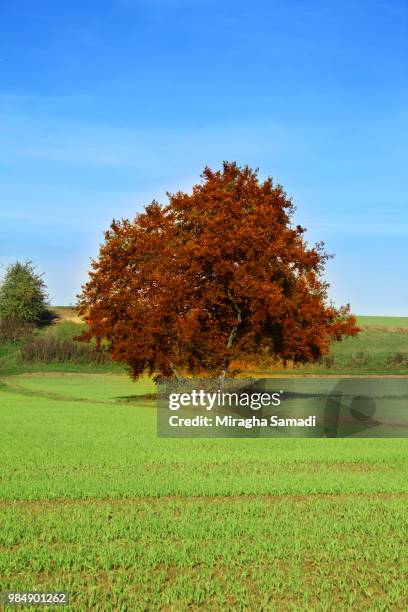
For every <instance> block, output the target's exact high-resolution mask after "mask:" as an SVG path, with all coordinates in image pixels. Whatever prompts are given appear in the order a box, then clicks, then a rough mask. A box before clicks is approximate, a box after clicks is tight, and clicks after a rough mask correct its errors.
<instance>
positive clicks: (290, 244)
mask: <svg viewBox="0 0 408 612" xmlns="http://www.w3.org/2000/svg"><path fill="white" fill-rule="evenodd" d="M202 179H203V180H202V182H201V183H199V184H197V185H195V186H194V187H193V191H192V194H186V193H182V192H178V193H176V194H173V195H172V194H168V196H169V203H168V204H167V205H166V206H161V205H160V204H158V203H157V202H155V201H154V202H152V204H150V205H149V206H147V207H146V209H145V211H144V212H143V213H141V214H138V215H137V216H136V218H135V219H134V221H133V222H130V221H128V220H122V221H113V222H112V225H111V228H110V230H109V231H107V232H106V235H105V242H104V244H103V245H102V247H101V249H100V253H99V258H98V259H97V260H96V261H94V262H93V263H92V268H93V270H92V271H91V272H90V279H89V281H88V283H87V284H86V285H85V286H84V287H83V293H82V294H81V296H80V302H79V311H80V313H81V314H82V316H83V317H84V318H85V320H86V322H87V323H88V325H89V331H88V332H87V333H86V334H84V336H83V338H82V339H83V340H89V339H91V338H96V340H97V341H98V342H101V341H102V340H103V339H105V338H107V339H108V341H109V343H110V348H109V350H110V353H111V355H112V358H113V359H114V360H118V361H123V362H126V363H127V364H128V365H129V366H130V367H131V370H132V372H133V375H134V376H135V377H137V376H139V375H140V374H141V373H142V372H144V371H146V370H147V371H149V372H150V373H151V374H153V373H156V374H162V375H164V376H171V375H174V374H175V373H176V372H177V371H183V372H189V373H191V374H203V373H204V372H206V373H212V374H219V373H221V372H222V371H223V370H227V369H228V366H229V364H230V363H231V362H232V361H234V362H237V361H250V362H251V363H256V362H257V359H259V358H260V356H261V355H262V358H264V357H265V354H268V355H269V356H271V357H276V358H279V359H282V360H283V361H288V360H291V361H293V362H295V363H302V362H309V361H314V360H317V359H319V358H320V357H321V356H322V355H324V354H326V353H327V352H328V351H329V347H330V343H331V342H332V341H333V340H341V339H342V338H343V337H344V336H346V335H354V334H356V333H357V332H358V331H359V330H358V328H357V327H356V321H355V318H354V317H353V316H352V315H350V312H349V307H348V306H347V307H342V308H339V309H336V308H335V307H334V306H333V305H332V304H329V303H328V300H327V284H326V283H325V282H324V280H323V278H322V273H323V271H324V264H325V262H326V260H327V255H326V254H325V252H324V250H323V245H322V244H318V245H316V246H315V247H313V248H310V247H308V245H307V244H306V242H305V240H304V238H303V234H304V232H305V230H304V229H303V228H302V227H300V226H296V227H293V226H292V224H291V217H292V214H293V211H294V207H293V204H292V202H291V200H290V199H288V197H287V196H286V194H285V192H284V191H283V189H282V187H281V186H279V185H274V184H273V182H272V179H270V178H269V179H267V180H266V181H264V182H260V181H259V179H258V176H257V172H256V171H253V170H251V169H250V168H249V167H247V166H245V167H242V168H241V167H239V166H237V164H235V163H226V162H225V163H224V165H223V168H222V170H220V171H216V172H215V171H213V170H210V169H209V168H206V169H205V170H204V172H203V175H202Z"/></svg>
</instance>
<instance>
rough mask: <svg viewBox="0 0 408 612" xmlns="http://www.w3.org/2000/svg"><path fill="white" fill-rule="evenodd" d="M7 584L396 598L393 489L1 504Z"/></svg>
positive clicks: (131, 594) (405, 539) (401, 605)
mask: <svg viewBox="0 0 408 612" xmlns="http://www.w3.org/2000/svg"><path fill="white" fill-rule="evenodd" d="M2 523H3V527H4V529H3V531H2V534H1V536H0V573H1V574H2V578H3V584H6V585H7V588H8V589H13V588H14V589H21V588H22V587H21V585H25V588H33V587H34V585H35V588H36V589H38V590H56V591H58V590H67V591H69V592H70V597H71V604H70V606H69V608H68V609H69V610H79V609H115V610H119V609H123V610H129V609H132V610H146V609H154V610H156V609H157V610H158V609H171V610H186V609H192V610H198V609H199V608H200V609H205V610H238V609H251V610H254V609H273V610H275V609H276V610H305V609H310V610H322V611H323V610H329V609H330V610H333V609H339V610H340V609H360V610H362V609H370V610H374V609H376V610H377V609H378V610H380V609H381V610H404V609H407V607H408V599H407V589H406V573H407V569H408V567H407V559H408V515H407V513H406V512H405V508H404V505H403V503H402V502H401V500H400V499H393V498H392V497H391V498H387V499H386V500H384V499H374V500H373V499H369V500H367V499H358V498H357V499H355V498H353V499H344V498H330V499H327V498H322V499H319V498H317V499H316V498H314V497H312V498H310V499H303V500H292V499H279V500H275V501H274V502H271V501H270V500H268V499H239V500H236V501H234V503H231V502H230V501H229V500H221V501H220V500H215V501H214V500H212V499H211V500H205V499H204V500H203V499H202V500H193V501H191V500H189V501H188V502H187V503H186V501H185V500H183V499H172V500H165V501H163V500H162V501H161V502H160V504H157V503H155V502H152V501H140V502H138V503H134V502H127V501H122V502H121V503H120V504H112V503H109V502H106V503H100V504H98V505H93V506H83V505H78V506H75V505H73V504H67V505H66V506H58V507H52V506H51V507H50V506H47V505H46V504H44V505H43V506H41V505H39V506H38V507H36V508H33V507H27V508H24V507H13V508H9V509H4V508H3V509H2Z"/></svg>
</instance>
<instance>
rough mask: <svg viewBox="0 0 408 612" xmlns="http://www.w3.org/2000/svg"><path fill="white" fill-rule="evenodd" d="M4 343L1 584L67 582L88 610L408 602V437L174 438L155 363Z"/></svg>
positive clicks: (403, 605)
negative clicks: (23, 350)
mask: <svg viewBox="0 0 408 612" xmlns="http://www.w3.org/2000/svg"><path fill="white" fill-rule="evenodd" d="M71 323H72V322H71ZM74 323H75V322H74ZM364 324H365V325H367V327H368V326H371V327H372V328H373V333H376V334H377V333H378V334H384V335H385V336H387V334H388V336H389V335H390V334H396V335H395V336H394V335H392V339H390V338H388V339H385V340H384V351H385V352H386V351H388V353H389V354H391V353H392V352H394V351H395V352H396V351H397V350H398V349H396V348H395V345H394V344H393V342H394V340H397V343H398V342H401V346H405V345H404V344H403V342H405V338H406V339H407V340H408V334H406V335H405V332H404V331H390V332H388V331H387V328H386V325H385V324H384V321H375V322H374V321H373V322H371V323H366V322H365V323H364ZM379 327H380V328H382V331H378V328H379ZM388 327H390V328H391V329H392V330H394V329H400V327H403V325H402V323H401V322H400V321H399V322H398V324H397V323H396V322H395V321H391V322H388ZM65 331H66V330H65ZM366 331H367V332H369V330H368V329H367V330H366ZM366 331H365V332H364V333H366ZM58 333H62V331H61V329H60V331H59V332H58ZM64 333H65V332H64ZM377 340H378V337H377ZM366 346H367V342H366ZM378 346H380V345H379V344H377V348H378ZM2 350H3V353H0V368H2V370H0V372H1V373H0V428H1V447H0V516H1V529H0V582H1V588H0V590H1V589H3V590H12V589H18V590H30V589H36V590H67V591H69V592H70V596H71V603H70V605H69V609H71V610H76V611H77V610H91V609H92V610H186V609H191V610H200V609H205V610H245V609H246V610H278V611H280V610H366V609H367V610H401V611H402V610H406V609H408V589H407V576H408V513H407V511H406V508H407V502H408V441H407V440H403V439H401V440H398V439H337V440H336V439H332V440H328V439H325V440H318V439H228V440H223V439H218V440H194V439H193V440H191V439H190V440H189V439H161V438H157V436H156V413H155V403H154V402H153V401H151V400H148V399H146V398H145V397H144V396H145V395H146V394H149V393H151V392H152V391H154V385H153V383H152V381H150V380H149V379H142V380H140V381H138V382H137V383H132V382H131V381H130V379H129V378H127V377H126V376H125V375H124V374H123V373H121V372H118V371H116V373H115V372H114V371H108V369H106V368H105V370H104V369H103V368H102V366H98V367H94V368H93V369H92V368H89V367H84V366H81V367H79V366H78V365H75V364H59V365H57V364H46V366H44V364H41V365H38V366H35V365H32V366H29V367H27V366H24V367H23V366H22V365H21V364H18V362H17V361H16V360H15V356H14V357H12V350H11V349H10V347H8V348H4V347H3V349H2ZM406 350H407V352H408V342H407V345H406ZM385 352H384V354H385ZM375 358H376V356H375V354H373V362H372V363H374V361H375ZM67 365H69V367H67ZM103 367H105V366H103ZM101 368H102V369H101ZM58 369H59V371H58ZM70 369H76V371H70ZM10 609H11V608H10Z"/></svg>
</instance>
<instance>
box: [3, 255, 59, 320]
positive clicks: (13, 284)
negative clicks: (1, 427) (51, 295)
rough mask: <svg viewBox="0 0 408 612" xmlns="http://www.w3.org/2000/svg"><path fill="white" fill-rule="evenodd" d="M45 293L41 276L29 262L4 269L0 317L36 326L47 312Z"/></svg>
mask: <svg viewBox="0 0 408 612" xmlns="http://www.w3.org/2000/svg"><path fill="white" fill-rule="evenodd" d="M47 299H48V296H47V293H46V287H45V283H44V280H43V278H42V275H41V274H37V272H36V271H35V266H34V265H33V264H32V262H31V261H26V262H25V263H21V262H19V261H17V262H15V263H13V264H10V265H9V266H7V268H6V273H5V276H4V279H3V282H2V283H1V285H0V317H1V318H2V319H3V320H14V321H17V322H21V323H29V324H33V325H37V324H38V323H40V322H41V320H42V318H43V317H44V315H45V313H46V312H47Z"/></svg>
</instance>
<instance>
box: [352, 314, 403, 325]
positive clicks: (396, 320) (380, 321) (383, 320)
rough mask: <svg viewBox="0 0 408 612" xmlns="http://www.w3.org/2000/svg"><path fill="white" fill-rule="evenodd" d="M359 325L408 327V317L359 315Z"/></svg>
mask: <svg viewBox="0 0 408 612" xmlns="http://www.w3.org/2000/svg"><path fill="white" fill-rule="evenodd" d="M357 322H358V324H359V325H378V326H382V327H408V317H382V316H369V315H362V316H360V315H359V316H357Z"/></svg>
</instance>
